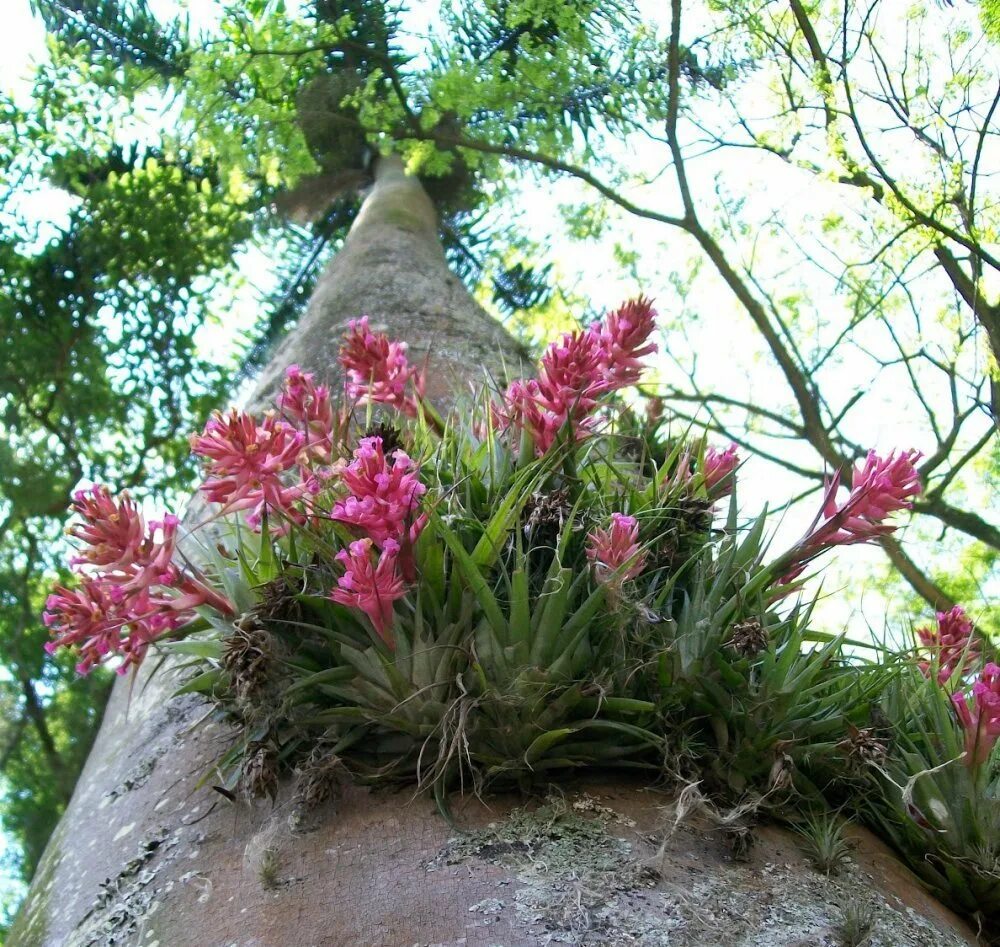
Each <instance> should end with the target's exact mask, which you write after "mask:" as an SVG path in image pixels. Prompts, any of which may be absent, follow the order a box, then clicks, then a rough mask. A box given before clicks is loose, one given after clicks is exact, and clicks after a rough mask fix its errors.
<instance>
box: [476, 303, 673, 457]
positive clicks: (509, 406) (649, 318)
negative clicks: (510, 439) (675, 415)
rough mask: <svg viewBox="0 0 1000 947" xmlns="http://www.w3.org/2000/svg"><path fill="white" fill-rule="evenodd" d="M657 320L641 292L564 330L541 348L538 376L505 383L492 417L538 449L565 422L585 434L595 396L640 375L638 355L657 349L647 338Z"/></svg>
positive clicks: (576, 434)
mask: <svg viewBox="0 0 1000 947" xmlns="http://www.w3.org/2000/svg"><path fill="white" fill-rule="evenodd" d="M655 320H656V312H655V310H654V309H653V306H652V303H651V302H650V301H649V300H648V299H645V298H640V299H636V300H632V301H630V302H627V303H626V304H625V305H624V306H622V307H621V308H620V309H617V310H615V311H614V312H612V313H609V314H608V316H607V318H606V319H605V320H604V321H603V322H601V323H598V324H596V325H593V326H591V327H590V328H588V329H586V330H583V331H578V332H570V333H566V334H564V335H563V337H562V338H561V339H560V340H559V341H558V342H553V343H552V344H551V345H550V346H549V347H548V348H547V349H546V350H545V353H544V354H543V355H542V359H541V362H540V364H539V369H538V377H537V379H534V378H533V379H527V380H525V379H519V380H517V381H514V382H511V384H510V385H509V386H508V387H507V390H506V391H505V392H504V396H503V403H502V404H500V405H495V406H494V410H493V417H494V422H495V423H496V424H497V426H498V427H499V429H500V430H501V431H504V430H508V429H513V430H514V431H517V432H520V431H526V432H527V433H528V434H530V436H531V438H532V440H533V442H534V445H535V450H536V452H537V453H538V454H543V453H545V451H547V450H548V449H549V448H550V447H551V446H552V444H553V443H554V442H555V440H556V438H557V437H558V436H559V434H560V432H561V431H563V430H564V429H566V428H569V430H570V431H571V435H572V437H574V438H575V439H580V438H582V437H585V436H586V435H587V434H588V433H589V432H590V431H591V430H592V428H593V424H594V418H593V413H594V410H595V408H596V407H597V405H598V399H599V398H600V397H601V396H602V395H605V394H607V393H609V392H612V391H617V390H618V389H620V388H624V387H626V386H628V385H633V384H635V383H636V382H637V381H638V380H639V377H640V376H641V373H642V364H641V362H640V359H641V358H642V357H643V356H645V355H649V354H650V353H651V352H655V351H656V346H655V345H654V344H653V343H652V342H649V341H648V340H649V336H650V335H651V334H652V332H653V329H654V325H655Z"/></svg>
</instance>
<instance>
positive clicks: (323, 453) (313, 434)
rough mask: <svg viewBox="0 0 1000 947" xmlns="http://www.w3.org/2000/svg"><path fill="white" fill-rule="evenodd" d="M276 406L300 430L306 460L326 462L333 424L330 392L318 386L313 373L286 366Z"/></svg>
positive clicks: (328, 455)
mask: <svg viewBox="0 0 1000 947" xmlns="http://www.w3.org/2000/svg"><path fill="white" fill-rule="evenodd" d="M277 403H278V408H279V409H280V410H281V411H283V412H284V414H285V415H286V417H289V418H291V419H292V420H293V421H295V422H297V423H298V424H299V425H300V426H301V427H302V430H303V433H304V434H305V451H306V454H307V458H308V459H315V460H317V461H319V462H320V463H329V460H330V442H331V439H332V436H333V421H334V417H333V405H332V404H331V402H330V389H329V388H327V386H326V385H317V384H316V383H315V376H314V375H313V374H312V372H304V371H302V369H301V368H299V366H298V365H289V366H288V368H287V369H285V381H284V384H283V385H282V387H281V392H280V393H279V395H278V402H277Z"/></svg>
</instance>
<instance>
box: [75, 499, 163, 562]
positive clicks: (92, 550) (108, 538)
mask: <svg viewBox="0 0 1000 947" xmlns="http://www.w3.org/2000/svg"><path fill="white" fill-rule="evenodd" d="M71 509H72V511H73V512H74V513H76V514H77V515H78V516H80V517H81V518H82V520H83V522H82V523H74V524H73V525H71V526H70V527H69V528H68V529H67V530H66V532H67V533H68V534H69V535H70V536H72V537H73V538H74V539H78V540H80V541H81V542H83V543H85V544H86V548H85V549H83V550H82V551H81V553H80V555H78V556H75V557H74V558H73V559H72V560H71V564H72V565H79V564H80V563H83V562H87V563H90V564H92V565H95V566H100V567H101V568H102V569H106V570H108V571H113V570H119V571H120V570H124V569H128V568H130V567H131V566H132V565H133V564H134V563H135V562H136V561H137V560H139V561H145V560H147V559H148V549H147V548H146V546H147V543H146V524H145V522H144V521H143V518H142V514H141V513H140V512H139V510H138V508H137V507H136V505H135V503H134V502H133V501H132V498H131V497H130V496H129V495H128V494H122V495H121V497H119V498H118V499H117V500H116V499H114V498H113V497H112V496H111V491H110V490H109V489H108V488H107V487H106V486H103V485H100V484H95V485H94V486H92V487H91V488H90V489H88V490H77V491H76V493H74V494H73V504H72V506H71Z"/></svg>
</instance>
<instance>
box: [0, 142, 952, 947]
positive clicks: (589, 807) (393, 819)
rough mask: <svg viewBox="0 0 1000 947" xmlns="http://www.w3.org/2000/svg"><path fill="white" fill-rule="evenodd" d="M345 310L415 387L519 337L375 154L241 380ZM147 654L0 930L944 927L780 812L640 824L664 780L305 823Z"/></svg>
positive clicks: (475, 931)
mask: <svg viewBox="0 0 1000 947" xmlns="http://www.w3.org/2000/svg"><path fill="white" fill-rule="evenodd" d="M362 313H364V314H367V315H368V316H369V317H370V319H371V321H372V324H373V326H376V327H378V328H382V329H384V330H385V331H386V332H388V333H389V335H390V336H393V337H397V338H402V339H405V340H407V341H409V342H410V347H411V352H410V354H411V358H412V359H414V360H416V361H420V360H421V358H422V356H423V354H424V353H426V357H427V362H428V372H427V379H428V394H429V396H430V397H431V398H432V399H434V400H436V401H440V400H441V399H442V398H444V399H446V396H447V393H448V391H450V390H451V391H453V390H455V388H456V386H457V385H460V384H462V383H463V381H465V380H473V379H479V378H481V377H482V372H483V370H484V369H486V370H490V369H492V370H494V371H499V370H500V366H501V365H502V364H503V362H506V363H507V364H508V365H509V364H511V363H512V362H514V363H516V362H517V360H518V358H519V352H518V349H517V346H516V345H515V344H514V343H513V341H512V340H511V339H510V338H509V336H507V335H506V333H505V332H504V331H503V330H502V329H501V328H500V327H499V326H498V325H497V324H496V323H495V322H493V321H492V320H491V319H490V318H489V316H488V315H487V314H486V313H485V312H484V311H483V310H482V309H481V308H480V307H479V306H478V305H477V304H476V303H475V301H474V300H473V299H472V298H471V297H470V296H469V295H468V293H467V292H466V291H465V289H464V288H463V286H462V285H461V283H460V281H459V280H458V279H457V278H456V277H455V276H454V275H453V274H451V273H450V272H449V270H448V268H447V266H446V263H445V259H444V255H443V252H442V250H441V247H440V244H439V243H438V240H437V238H436V220H435V214H434V209H433V207H432V205H431V203H430V201H429V200H428V198H427V197H426V195H425V194H424V192H423V190H422V188H421V187H420V185H419V183H418V182H417V181H416V180H414V179H412V178H408V177H406V176H405V175H404V174H403V172H402V168H401V166H400V164H399V163H398V162H397V161H394V160H391V159H390V160H383V161H381V162H380V164H379V167H378V169H377V174H376V184H375V186H374V188H373V190H372V192H371V194H370V195H369V197H368V198H367V200H366V202H365V204H364V207H363V210H362V212H361V214H360V215H359V217H358V219H357V221H356V223H355V225H354V227H353V229H352V231H351V233H350V235H349V237H348V239H347V241H346V242H345V244H344V247H343V249H342V250H341V251H340V253H339V254H338V255H337V257H336V258H335V259H334V260H333V261H332V262H331V264H330V266H329V267H328V269H327V270H326V272H325V273H324V275H323V276H322V278H321V279H320V281H319V284H318V285H317V288H316V292H315V295H314V297H313V299H312V301H311V303H310V306H309V310H308V312H307V314H306V315H305V316H304V317H303V319H302V321H301V323H300V325H299V326H298V327H297V328H296V330H295V331H294V332H293V333H292V334H291V335H290V336H289V337H288V339H287V340H286V341H285V342H284V343H283V344H282V346H281V347H280V348H279V350H278V352H277V353H276V355H275V357H274V359H273V360H272V362H271V364H270V365H269V366H268V367H267V369H266V370H265V371H264V373H263V375H262V378H261V380H260V383H259V385H258V390H257V393H256V395H255V397H254V400H255V401H257V402H262V401H264V400H269V399H270V397H271V396H272V395H273V393H274V390H275V389H276V387H277V386H278V384H279V383H280V378H281V375H282V373H283V371H284V368H285V367H286V366H287V365H289V364H291V363H298V364H300V365H302V366H303V367H305V368H309V369H312V370H314V371H316V372H317V373H318V374H319V375H320V376H326V377H327V378H328V379H332V376H333V375H334V374H335V371H336V352H337V347H338V343H339V339H340V336H341V333H342V330H343V328H344V326H345V324H346V322H347V321H348V320H349V319H351V318H355V317H356V316H358V315H359V314H362ZM153 663H154V662H149V665H147V667H145V668H144V669H143V671H142V672H141V673H140V674H139V676H138V678H137V679H136V680H135V682H134V687H133V686H132V685H133V682H132V681H130V680H126V679H122V680H119V681H118V682H117V685H116V687H115V688H114V691H113V694H112V697H111V700H110V702H109V704H108V707H107V710H106V713H105V717H104V722H103V725H102V727H101V731H100V734H99V736H98V738H97V741H96V743H95V746H94V749H93V751H92V753H91V755H90V758H89V759H88V761H87V765H86V767H85V769H84V772H83V774H82V776H81V778H80V781H79V783H78V785H77V787H76V791H75V793H74V795H73V799H72V801H71V803H70V805H69V808H68V810H67V812H66V814H65V816H64V817H63V819H62V821H61V823H60V824H59V827H58V828H57V830H56V832H55V834H54V835H53V838H52V840H51V842H50V844H49V847H48V849H47V851H46V854H45V856H44V858H43V859H42V862H41V866H40V868H39V871H38V874H37V876H36V878H35V880H34V883H33V884H32V887H31V891H30V893H29V895H28V898H27V900H26V902H25V906H24V908H23V910H22V912H21V915H20V916H19V918H18V920H17V922H16V923H15V926H14V929H13V931H12V934H11V937H10V940H9V941H8V944H9V945H10V947H36V945H51V947H62V945H111V944H136V945H142V947H225V945H241V947H243V945H246V947H250V945H257V947H265V945H275V947H278V945H282V947H300V945H301V947H307V945H317V947H318V945H324V947H339V945H343V947H375V945H385V947H409V945H412V944H462V945H466V947H474V945H481V947H486V945H490V944H503V945H508V947H516V945H529V944H541V943H550V942H551V943H580V944H583V943H587V944H615V945H617V944H647V945H657V944H667V943H687V944H692V945H694V944H702V945H709V944H713V945H717V944H723V943H725V944H733V945H736V944H744V943H745V944H747V945H749V944H751V943H753V944H759V945H766V944H792V943H803V944H804V943H809V944H812V943H819V942H821V941H820V940H819V939H817V937H818V935H819V934H820V933H823V936H826V934H825V932H826V931H832V930H833V926H834V925H835V923H836V911H837V910H838V909H837V907H836V905H837V904H838V903H839V904H841V905H843V906H846V905H847V904H848V903H850V902H857V901H859V900H860V901H862V902H864V903H865V904H870V905H871V908H872V910H873V911H874V912H875V914H876V915H877V917H878V923H879V924H880V930H883V931H884V932H885V934H886V937H887V939H886V940H885V942H886V943H892V944H899V945H902V944H913V945H917V944H927V945H930V944H960V943H965V942H967V941H966V940H965V939H964V938H965V937H966V935H967V932H966V931H964V929H962V928H961V925H959V924H958V923H957V922H955V921H954V919H953V918H950V917H948V916H947V915H946V912H944V911H943V909H941V908H939V907H925V908H924V910H923V913H924V914H925V916H926V917H928V918H929V919H930V920H929V921H928V922H925V921H922V920H917V919H915V918H913V917H908V916H906V914H905V910H903V909H904V908H905V907H907V906H908V905H907V904H905V903H904V902H905V901H906V897H905V896H903V895H900V894H899V892H901V891H904V890H905V891H910V897H911V898H912V899H913V903H914V904H920V903H925V904H926V901H927V899H926V897H921V896H920V895H919V894H916V895H914V894H913V891H914V890H915V889H912V885H910V887H909V888H907V887H906V885H901V884H900V883H899V882H897V881H891V880H890V876H891V877H892V878H895V876H896V875H897V874H899V873H900V871H901V870H900V869H899V868H898V866H897V864H896V863H895V862H894V861H893V860H892V859H891V857H890V856H887V855H886V854H885V853H884V852H882V853H879V854H878V855H877V857H876V856H874V855H873V856H869V855H865V856H864V858H865V859H867V861H864V862H863V867H866V868H867V869H868V872H869V874H870V875H873V876H874V877H875V879H876V881H877V884H878V886H879V887H880V888H881V890H883V891H885V892H886V894H887V897H888V900H886V897H883V895H882V894H880V893H879V891H878V890H877V889H876V888H874V887H872V885H871V883H870V882H869V880H868V877H866V876H864V875H863V874H862V872H853V873H852V878H853V879H854V880H852V881H850V882H839V881H829V880H826V879H823V878H822V877H821V876H819V875H808V872H807V869H805V868H803V867H801V856H799V855H796V854H795V851H794V846H792V845H790V843H789V841H788V839H787V838H786V837H784V836H783V835H782V834H781V833H776V832H770V833H765V834H764V835H763V836H762V840H761V842H760V843H759V845H758V853H757V854H755V855H752V856H751V860H750V861H748V862H746V863H745V864H744V863H740V864H737V863H735V862H733V861H732V859H731V858H730V857H729V856H727V855H726V854H725V851H728V850H727V849H725V843H724V840H723V839H722V838H721V836H720V835H719V833H714V834H713V833H712V832H710V831H702V830H700V829H697V828H695V827H691V828H688V827H687V826H686V824H685V827H683V828H682V829H681V830H679V831H676V832H674V833H672V834H671V835H670V837H669V838H666V839H664V838H663V833H662V832H660V831H659V830H660V829H661V828H662V824H663V823H662V819H663V816H662V812H661V811H660V810H659V808H658V807H660V806H662V805H663V803H664V802H665V801H666V800H664V799H663V798H662V797H659V796H656V795H652V794H650V793H647V792H645V791H643V790H642V788H641V787H638V786H630V785H629V784H627V783H625V782H622V781H617V782H615V783H611V784H604V785H602V786H595V787H592V788H591V791H590V794H588V795H578V796H577V801H576V802H575V803H574V804H573V805H567V803H566V802H565V801H564V800H563V799H562V797H559V798H558V799H556V800H554V801H551V802H550V803H549V804H548V805H547V807H546V808H543V810H542V811H541V812H540V813H538V814H536V815H534V816H529V815H527V814H525V813H524V812H516V813H514V814H513V816H510V817H507V818H504V819H503V820H502V821H501V822H500V823H499V824H498V825H497V826H496V827H495V828H493V829H485V830H482V831H480V832H478V833H475V834H473V835H471V836H463V837H461V838H460V839H458V840H455V839H453V838H451V837H452V836H453V835H454V832H453V831H452V830H451V829H449V826H448V825H447V824H446V823H445V821H444V820H443V819H441V818H440V817H439V816H438V815H437V814H436V813H435V812H434V810H433V807H432V806H431V805H430V804H429V803H428V802H427V801H426V800H422V799H414V798H413V794H412V791H393V792H387V791H383V792H368V791H365V790H362V789H358V788H351V789H349V790H347V791H346V792H345V794H344V796H343V798H341V799H340V800H338V801H336V802H335V803H330V804H328V805H327V806H326V808H325V809H322V810H320V812H319V813H318V818H317V819H316V820H315V823H314V825H313V826H312V828H311V829H310V830H308V831H306V830H304V829H303V827H301V826H294V827H293V826H292V825H291V824H290V820H289V818H288V816H289V814H290V809H289V808H288V807H286V806H285V805H284V803H283V802H282V800H281V798H280V797H279V801H278V802H277V803H276V804H274V805H273V806H272V805H270V804H268V805H262V806H255V807H251V806H244V805H234V804H233V803H231V802H229V801H228V800H227V799H226V798H225V797H224V796H223V795H221V794H219V793H216V792H214V791H213V790H212V788H211V779H205V777H206V774H207V773H208V771H209V768H210V765H211V762H212V760H213V759H215V758H217V757H218V756H219V755H220V753H221V752H222V750H223V749H224V747H225V745H226V739H227V736H226V733H225V731H224V729H223V728H222V727H220V726H218V725H216V724H214V723H213V722H211V721H210V720H208V719H204V718H205V715H206V712H207V707H206V705H205V704H204V703H203V702H202V701H200V700H199V699H197V698H195V697H185V698H179V699H171V697H170V694H171V692H172V691H173V690H174V689H175V687H176V680H174V679H172V677H171V675H170V674H169V673H168V672H165V671H162V670H161V671H159V672H156V673H154V672H153V671H152V670H151V666H152V665H153ZM515 804H516V801H511V800H508V801H507V802H504V801H503V800H498V801H496V802H495V804H492V805H495V808H487V807H485V806H484V805H482V804H480V803H476V802H466V803H464V804H463V805H462V806H461V808H460V813H459V816H460V819H461V820H462V821H463V822H465V823H466V824H468V825H478V826H480V827H482V826H483V825H485V823H486V822H487V821H488V820H489V819H491V818H496V817H497V816H498V815H499V814H501V813H503V812H505V811H509V810H510V809H511V807H512V806H513V805H515ZM651 833H652V834H656V833H659V834H658V836H657V838H658V839H659V840H660V841H662V848H660V850H658V845H659V844H660V842H659V841H656V840H654V841H651V838H652V834H651ZM449 839H451V841H449ZM861 857H862V856H861V855H859V859H861ZM778 865H781V866H784V867H781V868H776V866H778ZM887 866H888V867H887ZM890 869H891V870H890ZM878 879H881V880H880V881H879V880H878ZM894 886H895V888H898V889H899V890H898V891H895V890H894ZM899 897H902V898H903V901H900V900H899ZM776 905H780V908H781V910H777V911H776V910H775V906H776ZM786 908H787V910H786ZM706 918H709V919H710V920H706ZM761 935H763V936H764V939H761Z"/></svg>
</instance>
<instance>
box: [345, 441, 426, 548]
mask: <svg viewBox="0 0 1000 947" xmlns="http://www.w3.org/2000/svg"><path fill="white" fill-rule="evenodd" d="M341 481H342V483H343V484H344V486H346V487H347V489H348V490H349V491H350V495H348V496H347V497H345V498H344V499H342V500H340V501H338V502H337V504H336V505H335V506H334V508H333V518H334V519H335V520H339V521H340V522H342V523H347V524H349V525H351V526H354V527H356V528H357V529H359V530H361V531H362V532H363V533H365V534H366V535H367V536H368V537H369V538H370V539H371V540H372V542H374V543H375V545H376V546H377V547H378V548H379V549H381V548H383V547H384V545H385V542H386V540H389V539H392V540H395V541H397V542H398V541H399V540H400V539H402V538H403V537H404V536H408V537H409V539H410V541H411V542H412V541H415V540H416V538H417V536H418V535H419V533H420V530H421V529H422V528H423V525H424V523H425V522H426V517H422V516H418V515H417V509H416V507H417V501H418V499H419V498H420V497H421V496H422V495H423V494H424V492H425V491H426V489H427V488H426V487H425V486H424V485H423V484H422V483H421V482H420V480H419V479H418V471H417V465H416V464H415V463H414V462H413V461H412V460H411V459H410V458H409V457H408V456H407V454H406V453H405V452H404V451H401V450H397V451H394V452H393V454H392V462H391V463H390V462H389V458H387V457H386V456H385V453H384V452H383V450H382V438H381V437H365V438H362V439H361V442H360V443H359V445H358V448H357V450H355V452H354V460H353V462H352V463H350V464H349V465H348V466H347V467H345V468H344V470H343V472H342V474H341Z"/></svg>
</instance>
